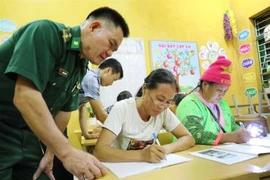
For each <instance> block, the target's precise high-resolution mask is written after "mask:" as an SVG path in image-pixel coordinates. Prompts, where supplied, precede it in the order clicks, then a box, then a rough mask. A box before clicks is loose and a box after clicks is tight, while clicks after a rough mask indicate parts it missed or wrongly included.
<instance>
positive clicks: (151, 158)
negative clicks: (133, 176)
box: [141, 144, 166, 163]
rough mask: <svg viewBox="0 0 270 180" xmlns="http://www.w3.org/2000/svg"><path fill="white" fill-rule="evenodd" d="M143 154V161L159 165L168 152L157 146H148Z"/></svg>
mask: <svg viewBox="0 0 270 180" xmlns="http://www.w3.org/2000/svg"><path fill="white" fill-rule="evenodd" d="M141 152H142V158H143V160H144V161H146V162H152V163H158V162H160V161H161V160H163V159H164V158H165V156H166V150H165V149H164V148H163V147H162V146H159V145H157V144H153V145H151V146H147V147H146V148H144V149H143V150H142V151H141Z"/></svg>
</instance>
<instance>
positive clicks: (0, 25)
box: [0, 18, 17, 45]
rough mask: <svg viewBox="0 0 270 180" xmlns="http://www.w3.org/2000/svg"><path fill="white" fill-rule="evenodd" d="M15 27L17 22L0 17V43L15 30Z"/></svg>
mask: <svg viewBox="0 0 270 180" xmlns="http://www.w3.org/2000/svg"><path fill="white" fill-rule="evenodd" d="M16 29H17V24H15V23H14V22H12V21H10V20H8V19H6V18H5V19H1V20H0V45H1V44H3V43H4V42H5V41H7V40H8V38H9V37H10V36H11V35H12V34H11V33H13V32H14V31H15V30H16Z"/></svg>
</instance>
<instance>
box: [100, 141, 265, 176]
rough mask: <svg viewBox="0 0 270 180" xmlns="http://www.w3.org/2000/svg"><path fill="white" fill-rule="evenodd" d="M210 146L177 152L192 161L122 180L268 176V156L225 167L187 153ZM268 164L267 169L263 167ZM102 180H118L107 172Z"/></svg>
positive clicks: (199, 146) (200, 146) (198, 146)
mask: <svg viewBox="0 0 270 180" xmlns="http://www.w3.org/2000/svg"><path fill="white" fill-rule="evenodd" d="M210 147H211V146H202V145H196V146H195V147H193V148H191V149H189V150H187V151H183V152H179V153H176V154H179V155H181V156H184V157H187V158H191V159H193V160H192V161H190V162H187V163H183V164H178V165H174V166H170V167H166V168H162V169H159V170H154V171H150V172H147V173H142V174H138V175H134V176H130V177H127V178H123V179H124V180H148V179H150V180H152V179H153V180H164V179H170V180H217V179H234V180H246V179H248V180H258V179H259V178H260V177H265V176H268V177H270V173H269V172H266V171H269V170H270V155H263V156H260V157H258V158H255V159H251V160H248V161H244V162H241V163H237V164H234V165H230V166H229V165H225V164H221V163H218V162H215V161H210V160H207V159H202V158H199V157H195V156H191V155H189V154H188V152H191V151H198V150H202V149H206V148H210ZM267 164H268V166H269V167H268V168H267V169H264V168H263V167H264V166H266V165H267ZM101 179H102V180H115V179H118V178H117V177H116V176H115V175H114V174H113V173H111V172H110V171H107V175H106V176H104V177H103V178H101Z"/></svg>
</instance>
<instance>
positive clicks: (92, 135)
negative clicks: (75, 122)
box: [79, 104, 99, 139]
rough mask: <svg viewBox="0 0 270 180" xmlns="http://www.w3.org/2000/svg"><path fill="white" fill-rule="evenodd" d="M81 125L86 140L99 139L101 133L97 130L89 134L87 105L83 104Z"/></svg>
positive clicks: (80, 112) (80, 117)
mask: <svg viewBox="0 0 270 180" xmlns="http://www.w3.org/2000/svg"><path fill="white" fill-rule="evenodd" d="M79 123H80V127H81V130H82V134H83V136H84V138H85V139H95V138H98V137H99V133H97V131H96V130H97V129H94V131H95V132H94V131H93V133H89V132H88V124H87V118H86V104H83V105H81V106H80V108H79Z"/></svg>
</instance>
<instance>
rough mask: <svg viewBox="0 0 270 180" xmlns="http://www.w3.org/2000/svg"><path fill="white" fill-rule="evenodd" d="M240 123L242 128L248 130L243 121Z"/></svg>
mask: <svg viewBox="0 0 270 180" xmlns="http://www.w3.org/2000/svg"><path fill="white" fill-rule="evenodd" d="M239 124H240V126H241V128H243V129H244V130H246V127H245V125H244V124H243V123H242V122H239Z"/></svg>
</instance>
